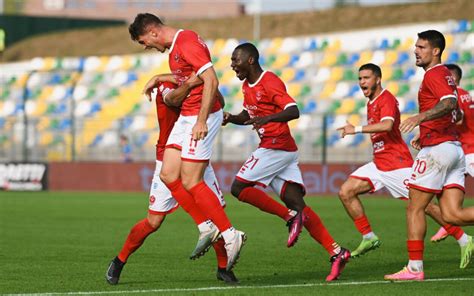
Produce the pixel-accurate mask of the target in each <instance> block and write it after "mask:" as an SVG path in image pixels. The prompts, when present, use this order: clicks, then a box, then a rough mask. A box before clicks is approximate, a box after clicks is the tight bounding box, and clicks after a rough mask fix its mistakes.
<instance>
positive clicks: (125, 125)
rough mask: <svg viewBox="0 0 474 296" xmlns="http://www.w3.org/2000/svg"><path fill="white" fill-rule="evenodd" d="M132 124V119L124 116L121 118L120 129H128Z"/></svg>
mask: <svg viewBox="0 0 474 296" xmlns="http://www.w3.org/2000/svg"><path fill="white" fill-rule="evenodd" d="M132 123H133V117H131V116H125V117H124V118H122V129H125V130H126V129H128V128H129V127H130V126H131V125H132Z"/></svg>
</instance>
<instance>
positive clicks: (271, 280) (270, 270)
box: [0, 192, 474, 295]
mask: <svg viewBox="0 0 474 296" xmlns="http://www.w3.org/2000/svg"><path fill="white" fill-rule="evenodd" d="M226 200H227V208H226V211H227V213H228V214H229V216H230V218H231V220H232V222H233V224H234V225H235V226H236V227H237V228H238V229H241V230H243V231H245V232H247V234H248V241H247V244H246V246H245V247H244V249H243V251H242V255H241V259H240V262H239V264H238V265H237V266H236V268H235V273H236V275H237V276H238V277H239V279H240V280H241V285H240V286H239V287H237V288H234V287H229V286H226V285H225V284H224V283H222V282H219V281H217V280H216V279H215V271H216V261H215V255H214V253H213V250H212V249H211V251H210V252H209V253H208V254H207V255H206V256H205V257H203V258H201V259H199V260H197V261H191V260H189V259H188V256H189V254H190V252H191V251H192V249H193V248H194V245H195V242H196V240H197V230H196V228H195V226H193V223H192V220H191V219H190V218H189V217H188V216H187V215H186V214H185V213H184V211H182V210H178V211H176V212H175V213H173V214H171V215H170V216H169V217H167V219H166V221H165V223H164V224H163V226H162V227H161V229H159V230H158V231H157V232H156V233H154V234H152V235H151V236H150V237H149V238H148V239H147V240H146V241H145V244H144V245H143V246H142V248H140V249H139V250H138V251H137V252H136V253H135V254H133V255H132V256H131V257H130V258H129V261H128V263H127V265H126V266H125V268H124V270H123V273H122V277H121V281H120V283H119V285H117V286H110V285H108V284H107V283H106V281H105V278H104V275H105V271H106V268H107V266H108V264H109V262H110V260H111V259H112V258H113V257H114V256H115V255H116V254H117V253H118V252H119V250H120V248H121V246H122V244H123V242H124V240H125V237H126V236H127V234H128V232H129V230H130V228H131V227H132V226H133V225H134V224H135V223H136V222H137V221H138V220H140V219H143V218H144V217H145V215H146V210H147V206H148V200H147V194H146V193H116V194H113V193H62V192H43V193H27V192H22V193H11V192H1V193H0V294H10V293H11V294H16V293H41V294H43V293H44V294H46V293H57V294H52V295H65V294H66V293H70V294H77V293H79V292H81V294H83V295H96V294H100V295H102V294H119V293H120V294H122V295H128V294H134V295H147V294H156V293H158V292H159V293H164V294H175V295H178V294H180V295H181V294H185V295H194V294H199V295H217V294H230V295H287V294H291V295H315V294H319V295H341V294H342V295H381V294H382V293H383V294H386V295H473V294H474V288H473V287H474V262H473V263H471V265H470V266H469V267H468V268H467V269H465V270H461V269H459V247H458V245H457V243H456V242H455V240H454V239H452V238H448V239H447V240H445V241H444V242H441V243H439V244H432V243H430V242H429V236H430V235H432V234H433V233H434V232H435V231H436V230H437V225H435V224H434V223H433V222H432V221H431V220H428V235H427V239H426V244H425V245H426V251H425V274H426V278H427V279H428V281H425V282H422V283H389V282H384V281H383V275H384V274H386V273H392V272H395V271H398V270H399V269H400V268H401V267H403V265H404V264H406V262H407V252H406V247H405V240H406V225H405V212H404V207H405V202H402V201H396V200H393V199H390V198H386V197H365V198H363V203H364V205H365V208H366V212H367V215H368V217H369V220H370V221H371V224H372V227H373V229H374V231H375V232H376V233H377V234H378V235H379V237H380V238H381V240H382V246H381V248H379V249H377V250H376V251H374V252H372V253H369V254H367V255H365V256H363V257H360V258H357V259H352V260H351V261H350V262H349V263H348V265H347V267H346V269H345V270H344V273H343V274H342V276H341V278H340V280H338V281H336V282H334V284H327V283H325V282H324V279H325V277H326V275H327V274H328V272H329V267H330V265H329V262H328V259H329V258H328V255H327V253H326V252H325V251H324V249H323V248H322V247H321V246H320V245H318V244H317V243H315V242H314V241H313V240H312V239H311V237H310V236H309V235H308V233H307V232H306V231H304V232H303V234H302V236H301V237H300V239H299V242H298V243H297V244H296V245H295V246H294V247H293V248H287V247H286V239H287V228H286V227H285V224H284V222H282V221H281V220H279V219H278V218H277V217H274V216H270V215H268V214H265V213H263V212H260V211H259V210H257V209H255V208H253V207H251V206H250V205H247V204H243V203H240V202H237V201H236V200H235V199H234V198H233V197H231V196H228V197H227V198H226ZM306 201H307V203H308V204H309V205H310V206H312V208H313V209H314V210H315V211H316V212H317V213H318V214H319V215H320V216H321V218H322V219H323V221H324V223H325V224H326V226H327V227H328V229H329V231H330V232H331V234H332V235H333V237H334V238H335V239H336V240H337V241H338V242H339V243H340V244H341V245H342V246H346V247H347V248H349V249H353V248H355V247H356V246H357V245H358V243H359V241H360V235H359V234H358V232H357V231H356V229H355V227H354V225H353V224H352V222H351V221H350V219H349V217H348V216H347V215H346V213H345V211H344V209H343V207H342V206H341V204H340V202H339V200H338V199H337V198H336V197H334V196H332V197H307V198H306ZM465 204H467V205H474V200H472V199H471V200H466V202H465ZM465 230H466V232H468V233H471V234H474V228H473V227H466V228H465ZM50 295H51V294H50Z"/></svg>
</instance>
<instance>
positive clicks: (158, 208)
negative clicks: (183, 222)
mask: <svg viewBox="0 0 474 296" xmlns="http://www.w3.org/2000/svg"><path fill="white" fill-rule="evenodd" d="M161 165H162V162H161V161H159V160H157V161H156V167H155V173H154V174H153V181H152V182H151V187H150V205H149V206H148V212H149V213H150V214H156V215H166V214H169V213H172V212H173V211H175V210H176V209H177V208H178V206H179V205H178V202H177V201H176V200H175V199H174V198H173V197H172V196H171V192H170V191H169V189H168V187H166V185H165V184H164V183H163V181H161V179H160V171H161ZM204 182H206V184H207V186H209V188H211V190H212V191H213V192H214V194H215V195H216V197H217V198H218V199H219V202H220V203H221V206H223V207H224V206H225V201H224V196H223V194H222V192H221V190H220V188H219V183H217V179H216V175H215V174H214V170H213V169H212V166H211V164H209V165H208V166H207V168H206V170H205V171H204Z"/></svg>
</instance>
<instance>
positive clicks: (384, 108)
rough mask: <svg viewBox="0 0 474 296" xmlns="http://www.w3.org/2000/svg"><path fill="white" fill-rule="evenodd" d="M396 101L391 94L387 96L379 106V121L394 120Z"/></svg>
mask: <svg viewBox="0 0 474 296" xmlns="http://www.w3.org/2000/svg"><path fill="white" fill-rule="evenodd" d="M397 108H398V103H397V99H395V98H394V97H393V96H387V97H386V98H385V100H384V101H383V103H382V104H381V107H380V121H383V120H385V119H390V120H392V121H395V116H396V114H397Z"/></svg>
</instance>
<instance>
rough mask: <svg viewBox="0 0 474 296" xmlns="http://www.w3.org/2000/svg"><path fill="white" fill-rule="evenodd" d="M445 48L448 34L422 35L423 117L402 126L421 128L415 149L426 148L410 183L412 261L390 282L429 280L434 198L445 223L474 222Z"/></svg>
mask: <svg viewBox="0 0 474 296" xmlns="http://www.w3.org/2000/svg"><path fill="white" fill-rule="evenodd" d="M445 44H446V41H445V39H444V36H443V34H441V33H440V32H438V31H435V30H428V31H424V32H421V33H418V39H417V41H416V44H415V58H416V65H417V66H418V67H422V68H423V69H424V70H425V75H424V77H423V81H422V83H421V86H420V90H419V92H418V105H419V108H420V113H419V114H417V115H414V116H412V117H409V118H408V119H406V120H405V121H403V122H402V123H401V124H400V131H401V132H404V133H406V132H410V131H412V130H413V129H414V128H415V127H416V126H420V137H419V139H418V140H417V143H415V145H416V146H418V145H419V147H420V148H421V150H420V152H419V153H418V155H417V156H416V159H415V162H414V164H413V168H412V172H411V177H410V180H409V183H408V184H409V188H410V189H409V197H410V200H409V202H408V208H407V224H408V233H407V234H408V240H407V249H408V257H409V261H408V266H406V267H404V268H403V269H402V270H401V271H399V272H397V273H394V274H389V275H385V279H386V280H401V281H402V280H419V281H421V280H424V271H423V252H424V238H425V235H426V219H425V209H426V207H427V206H428V204H429V203H430V202H431V200H432V199H433V197H434V196H435V195H437V196H438V200H439V206H440V208H441V212H442V216H443V219H444V220H445V221H446V222H448V223H452V224H455V225H473V224H474V207H466V208H463V201H464V170H465V158H464V152H463V151H462V148H461V143H459V142H458V136H457V132H456V121H458V120H459V118H458V116H457V113H458V112H456V111H458V105H457V96H458V94H457V89H456V84H455V82H454V78H453V76H452V75H451V73H450V72H449V70H448V68H446V67H445V66H444V65H442V64H441V55H442V53H443V50H444V48H445ZM470 240H472V238H470ZM466 243H468V242H466Z"/></svg>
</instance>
